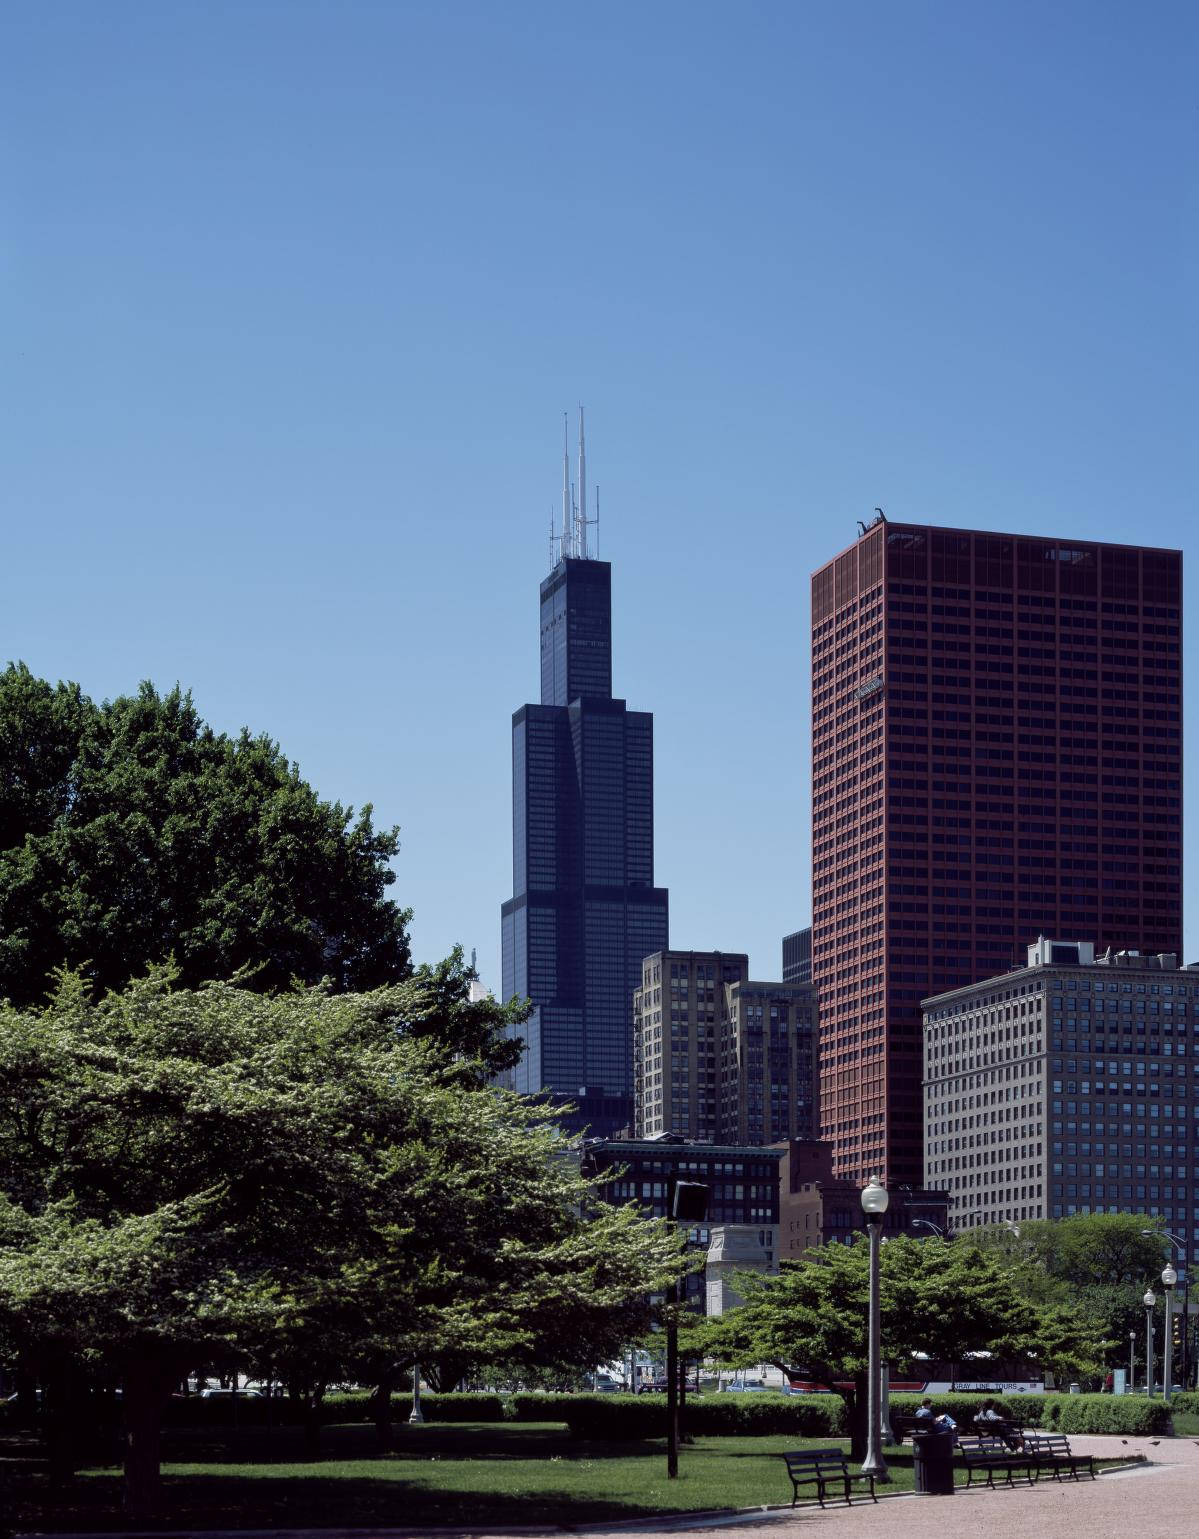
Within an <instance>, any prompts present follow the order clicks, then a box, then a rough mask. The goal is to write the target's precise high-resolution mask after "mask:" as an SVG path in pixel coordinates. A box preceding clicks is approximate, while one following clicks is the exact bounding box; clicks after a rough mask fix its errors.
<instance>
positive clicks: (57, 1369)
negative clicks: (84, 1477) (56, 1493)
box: [42, 1358, 82, 1490]
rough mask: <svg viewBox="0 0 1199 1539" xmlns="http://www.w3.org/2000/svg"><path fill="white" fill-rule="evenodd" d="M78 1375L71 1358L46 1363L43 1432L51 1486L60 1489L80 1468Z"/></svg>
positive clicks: (79, 1386) (79, 1385)
mask: <svg viewBox="0 0 1199 1539" xmlns="http://www.w3.org/2000/svg"><path fill="white" fill-rule="evenodd" d="M81 1393H82V1385H81V1384H80V1383H79V1372H78V1369H77V1367H76V1365H75V1364H74V1363H73V1362H72V1361H71V1360H70V1359H69V1358H59V1359H58V1360H57V1361H55V1362H52V1363H47V1365H46V1369H45V1373H44V1375H43V1378H42V1430H43V1434H44V1436H45V1440H46V1459H47V1463H48V1466H49V1477H50V1485H51V1488H52V1489H54V1490H61V1489H62V1487H63V1486H65V1485H66V1483H67V1482H68V1481H69V1480H70V1478H71V1476H72V1475H73V1474H74V1473H75V1470H76V1468H77V1467H78V1465H79V1446H78V1445H79V1437H78V1433H79V1420H80V1415H79V1411H80V1407H79V1396H80V1394H81Z"/></svg>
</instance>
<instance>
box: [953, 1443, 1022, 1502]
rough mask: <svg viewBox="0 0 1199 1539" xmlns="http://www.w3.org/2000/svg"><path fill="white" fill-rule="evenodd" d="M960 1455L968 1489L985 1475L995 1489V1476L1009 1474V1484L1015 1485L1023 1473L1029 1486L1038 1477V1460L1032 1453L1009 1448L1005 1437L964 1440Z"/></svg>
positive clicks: (959, 1444) (961, 1444) (960, 1445)
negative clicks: (975, 1479) (975, 1480)
mask: <svg viewBox="0 0 1199 1539" xmlns="http://www.w3.org/2000/svg"><path fill="white" fill-rule="evenodd" d="M958 1452H959V1453H960V1454H961V1456H962V1463H963V1464H964V1465H965V1468H966V1486H967V1489H968V1488H969V1487H970V1486H972V1485H973V1484H974V1476H975V1472H976V1471H977V1473H978V1474H980V1475H983V1474H985V1475H986V1477H987V1484H988V1485H989V1486H990V1487H991V1489H992V1490H994V1489H995V1476H996V1475H1006V1477H1007V1483H1008V1485H1009V1486H1010V1485H1012V1484H1014V1482H1013V1480H1012V1476H1013V1475H1014V1474H1016V1473H1018V1472H1023V1474H1024V1476H1025V1478H1026V1479H1027V1481H1028V1483H1029V1485H1032V1484H1033V1483H1034V1482H1035V1480H1036V1478H1037V1465H1036V1460H1035V1459H1034V1458H1033V1456H1032V1454H1031V1453H1028V1452H1026V1451H1024V1450H1022V1449H1021V1450H1015V1449H1011V1448H1009V1447H1008V1446H1007V1444H1006V1443H1005V1442H1004V1441H1003V1439H1002V1438H1001V1437H960V1438H958Z"/></svg>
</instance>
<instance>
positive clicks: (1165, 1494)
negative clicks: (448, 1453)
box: [480, 1437, 1199, 1539]
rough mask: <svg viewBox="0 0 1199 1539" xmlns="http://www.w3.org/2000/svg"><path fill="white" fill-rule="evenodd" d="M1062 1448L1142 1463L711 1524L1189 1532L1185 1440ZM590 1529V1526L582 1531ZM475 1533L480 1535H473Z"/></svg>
mask: <svg viewBox="0 0 1199 1539" xmlns="http://www.w3.org/2000/svg"><path fill="white" fill-rule="evenodd" d="M1070 1447H1071V1448H1072V1449H1074V1450H1076V1451H1077V1452H1078V1453H1090V1454H1094V1455H1095V1456H1096V1457H1097V1458H1108V1459H1110V1458H1119V1457H1122V1456H1126V1455H1128V1454H1137V1453H1140V1454H1144V1455H1145V1457H1146V1459H1148V1460H1149V1461H1151V1462H1150V1463H1148V1464H1143V1465H1137V1466H1134V1467H1132V1468H1130V1469H1129V1470H1127V1471H1124V1470H1121V1471H1119V1472H1118V1473H1112V1474H1110V1475H1100V1477H1099V1479H1098V1480H1086V1479H1083V1480H1080V1481H1077V1482H1075V1481H1072V1480H1063V1481H1061V1482H1060V1483H1059V1482H1058V1481H1056V1480H1050V1481H1046V1480H1044V1479H1042V1480H1041V1481H1040V1482H1039V1483H1038V1484H1037V1485H1035V1486H1019V1485H1017V1486H1015V1487H1014V1488H1012V1489H1010V1490H1009V1489H1007V1488H1006V1487H1001V1488H999V1489H996V1490H994V1491H989V1490H988V1489H987V1488H986V1487H985V1486H982V1487H979V1486H975V1487H974V1488H973V1489H971V1490H970V1491H969V1492H966V1491H959V1492H957V1493H956V1495H954V1496H952V1497H946V1496H939V1497H938V1496H897V1497H887V1498H884V1499H883V1500H882V1501H880V1502H879V1503H878V1504H877V1506H876V1505H875V1504H874V1503H872V1502H865V1503H861V1504H859V1503H855V1504H854V1506H853V1507H837V1508H826V1509H825V1510H824V1511H823V1512H821V1511H820V1509H819V1508H811V1507H808V1508H805V1509H803V1510H802V1511H801V1510H798V1509H797V1510H796V1511H794V1512H792V1511H790V1510H787V1511H786V1512H783V1513H778V1512H772V1513H763V1514H762V1515H761V1517H759V1518H751V1519H750V1520H749V1521H748V1522H747V1521H746V1520H745V1518H744V1517H737V1518H723V1519H721V1520H720V1521H719V1523H718V1524H717V1523H712V1524H711V1528H712V1531H714V1532H716V1533H719V1534H720V1536H721V1539H793V1536H797V1535H799V1534H800V1532H801V1531H802V1532H803V1534H804V1535H805V1539H884V1536H885V1539H963V1536H973V1535H976V1534H977V1535H989V1534H995V1535H999V1536H1001V1539H1059V1536H1060V1539H1079V1535H1080V1534H1081V1535H1082V1536H1084V1539H1128V1536H1129V1535H1131V1534H1142V1533H1144V1534H1155V1533H1157V1534H1170V1533H1175V1534H1179V1535H1183V1534H1192V1533H1195V1532H1196V1531H1199V1517H1197V1512H1199V1444H1196V1443H1194V1442H1192V1440H1191V1439H1190V1438H1163V1439H1161V1440H1160V1441H1158V1442H1156V1443H1155V1442H1154V1441H1153V1440H1152V1439H1151V1438H1139V1437H1133V1438H1129V1439H1127V1440H1124V1439H1121V1438H1118V1437H1072V1438H1071V1439H1070ZM652 1531H653V1533H654V1534H657V1535H663V1534H684V1533H688V1532H691V1533H694V1532H695V1528H694V1526H692V1525H690V1524H680V1523H679V1522H678V1521H677V1520H676V1521H674V1522H673V1523H664V1524H662V1525H660V1526H659V1525H655V1526H654V1528H653V1530H652ZM592 1532H599V1530H592ZM480 1539H482V1536H481V1535H480Z"/></svg>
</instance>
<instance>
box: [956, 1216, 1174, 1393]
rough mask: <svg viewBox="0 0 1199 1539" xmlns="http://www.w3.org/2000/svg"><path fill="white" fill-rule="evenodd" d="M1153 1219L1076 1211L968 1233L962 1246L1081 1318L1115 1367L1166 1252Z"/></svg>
mask: <svg viewBox="0 0 1199 1539" xmlns="http://www.w3.org/2000/svg"><path fill="white" fill-rule="evenodd" d="M1160 1224H1161V1221H1160V1219H1150V1218H1148V1217H1147V1216H1146V1215H1145V1214H1143V1213H1090V1214H1086V1213H1079V1214H1075V1215H1074V1216H1073V1217H1071V1218H1065V1219H1035V1220H1030V1221H1028V1222H1027V1223H1021V1224H1019V1225H1015V1226H1013V1227H1012V1228H1010V1229H1009V1228H1006V1227H1005V1228H993V1229H979V1230H972V1231H971V1232H970V1234H969V1235H967V1236H963V1240H962V1243H963V1244H968V1245H971V1246H975V1247H977V1248H978V1249H980V1250H985V1251H986V1252H987V1253H988V1254H991V1255H994V1256H999V1257H1001V1258H1002V1259H1003V1260H1004V1262H1005V1264H1006V1265H1008V1266H1010V1267H1012V1268H1014V1269H1015V1270H1016V1272H1017V1273H1018V1275H1019V1277H1020V1285H1021V1288H1022V1290H1023V1291H1024V1293H1025V1294H1026V1296H1027V1297H1029V1298H1031V1299H1034V1300H1037V1301H1039V1302H1041V1303H1044V1304H1048V1305H1054V1304H1060V1305H1063V1306H1065V1307H1066V1308H1068V1309H1070V1310H1073V1311H1075V1312H1079V1311H1080V1312H1081V1313H1083V1314H1084V1315H1086V1316H1087V1317H1088V1318H1089V1319H1090V1321H1091V1323H1092V1329H1091V1336H1092V1339H1093V1340H1094V1341H1095V1342H1101V1343H1104V1347H1105V1350H1106V1351H1107V1353H1108V1361H1109V1362H1110V1363H1111V1364H1113V1365H1117V1366H1118V1365H1119V1364H1120V1363H1122V1362H1123V1361H1124V1360H1125V1355H1126V1350H1127V1348H1126V1343H1127V1341H1128V1334H1129V1332H1130V1331H1133V1332H1136V1331H1138V1330H1139V1328H1140V1327H1141V1325H1142V1321H1143V1316H1144V1309H1143V1305H1142V1303H1141V1299H1142V1296H1143V1294H1144V1292H1145V1286H1146V1284H1147V1283H1152V1284H1154V1285H1155V1286H1156V1279H1157V1278H1158V1277H1159V1275H1160V1273H1161V1270H1162V1266H1163V1262H1164V1258H1165V1256H1166V1254H1167V1253H1168V1243H1167V1241H1166V1240H1165V1238H1164V1235H1163V1234H1162V1231H1161V1228H1160ZM1147 1229H1149V1230H1151V1232H1150V1233H1148V1234H1146V1233H1144V1232H1143V1231H1145V1230H1147Z"/></svg>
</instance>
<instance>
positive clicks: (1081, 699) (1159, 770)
mask: <svg viewBox="0 0 1199 1539" xmlns="http://www.w3.org/2000/svg"><path fill="white" fill-rule="evenodd" d="M1181 608H1182V558H1181V553H1180V552H1178V551H1172V550H1156V549H1142V548H1138V547H1135V546H1126V545H1107V544H1097V543H1094V542H1092V541H1085V540H1061V539H1052V538H1046V537H1044V536H1014V535H1006V534H993V533H983V532H981V531H969V530H959V529H938V528H930V527H926V526H923V525H913V524H895V523H889V522H887V521H886V520H884V519H883V518H882V517H881V516H880V518H879V519H878V520H877V521H876V522H875V523H874V524H873V525H872V526H871V527H870V528H869V529H866V530H864V532H863V533H862V534H861V536H860V538H859V539H858V540H857V541H856V542H855V543H854V544H853V545H852V546H850V547H849V548H848V549H847V550H845V551H843V552H842V553H841V554H840V555H839V556H837V557H836V558H835V559H834V560H832V561H830V562H829V563H828V564H827V565H825V566H823V567H821V568H820V570H819V571H817V572H816V573H815V574H814V576H813V578H812V694H813V698H812V709H813V742H812V754H813V763H812V777H813V781H812V791H813V797H812V799H813V810H812V821H813V852H812V854H813V938H812V968H813V979H814V981H815V983H816V985H817V988H818V990H819V995H820V1024H821V1050H820V1060H821V1086H820V1104H821V1127H822V1135H821V1136H822V1137H824V1138H826V1139H829V1140H830V1141H831V1142H832V1144H833V1169H834V1174H835V1175H837V1176H839V1177H843V1178H846V1179H849V1178H853V1179H864V1178H866V1177H867V1176H868V1175H869V1174H870V1173H871V1172H872V1171H878V1172H879V1174H880V1175H883V1176H884V1177H885V1178H886V1179H887V1180H888V1181H889V1182H890V1183H892V1184H895V1183H908V1184H911V1185H913V1186H917V1185H919V1184H920V1183H921V1181H922V1179H923V1145H922V1092H921V1072H922V1020H921V1008H920V1002H921V1000H922V999H923V998H925V997H926V996H928V995H931V994H937V993H941V992H943V991H946V990H951V989H957V988H961V987H964V986H966V985H969V984H971V983H973V982H975V981H976V980H978V979H981V978H991V977H993V976H995V975H996V974H999V973H1002V972H1004V971H1005V970H1007V969H1008V968H1010V967H1012V966H1013V964H1014V963H1016V964H1018V963H1019V962H1020V960H1021V958H1022V956H1023V955H1024V950H1023V948H1024V947H1025V946H1027V945H1028V944H1030V943H1031V942H1033V941H1035V940H1036V939H1037V937H1038V935H1041V934H1045V935H1062V934H1065V935H1085V936H1088V937H1091V938H1093V940H1094V941H1095V943H1096V944H1097V946H1098V947H1099V948H1100V950H1103V949H1105V948H1107V947H1108V946H1111V947H1113V948H1124V949H1133V950H1138V951H1141V952H1145V953H1154V954H1156V953H1163V952H1165V953H1171V952H1173V953H1177V952H1178V951H1179V950H1180V948H1181V942H1182V790H1181V759H1182V701H1181V684H1182V665H1181V657H1182V625H1181Z"/></svg>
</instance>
